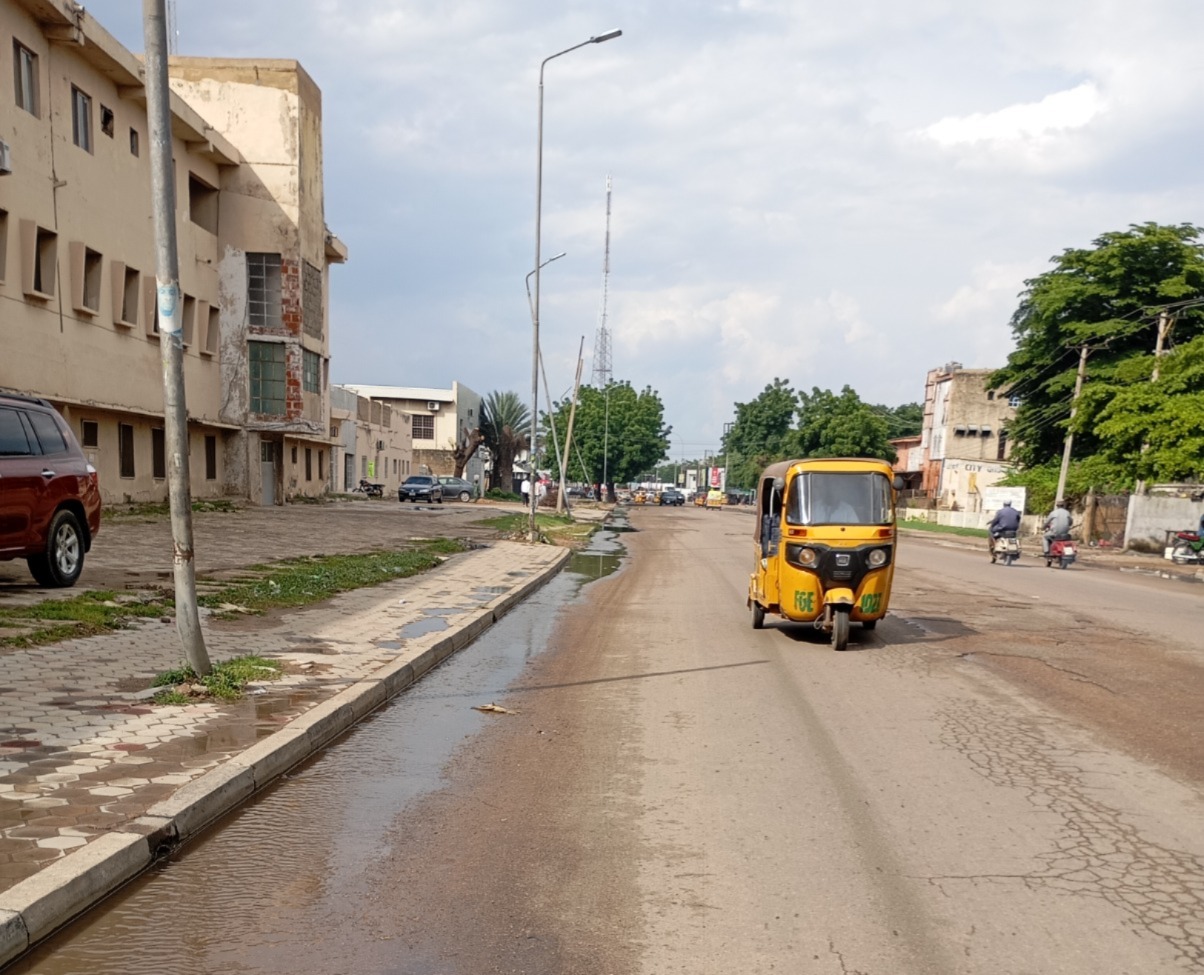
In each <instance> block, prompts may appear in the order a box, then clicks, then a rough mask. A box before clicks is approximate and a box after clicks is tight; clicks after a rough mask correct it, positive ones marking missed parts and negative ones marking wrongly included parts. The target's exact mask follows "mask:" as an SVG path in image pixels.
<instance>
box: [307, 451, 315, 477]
mask: <svg viewBox="0 0 1204 975" xmlns="http://www.w3.org/2000/svg"><path fill="white" fill-rule="evenodd" d="M305 479H306V480H307V481H312V480H313V479H314V452H313V448H311V447H306V448H305Z"/></svg>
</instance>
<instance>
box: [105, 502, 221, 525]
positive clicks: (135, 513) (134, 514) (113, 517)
mask: <svg viewBox="0 0 1204 975" xmlns="http://www.w3.org/2000/svg"><path fill="white" fill-rule="evenodd" d="M192 510H193V512H202V511H217V512H222V513H226V514H230V513H234V512H236V511H238V510H239V507H238V505H237V504H235V503H234V502H233V501H231V500H229V499H228V498H204V499H201V500H198V501H193V502H192ZM170 515H171V505H169V504H168V503H167V502H166V501H139V502H136V503H132V504H119V505H111V506H110V505H106V506H105V507H104V508H103V509H102V510H101V512H100V517H101V518H102V519H105V520H109V521H120V520H121V519H123V518H166V517H169V516H170Z"/></svg>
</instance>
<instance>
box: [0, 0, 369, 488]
mask: <svg viewBox="0 0 1204 975" xmlns="http://www.w3.org/2000/svg"><path fill="white" fill-rule="evenodd" d="M0 61H3V62H6V63H4V64H3V65H2V66H0V82H3V83H11V84H12V86H13V89H12V91H13V94H12V96H8V95H5V96H4V97H0V140H2V141H3V143H4V144H5V146H6V147H7V152H5V151H4V148H3V147H0V157H4V158H0V162H3V163H4V164H5V165H4V166H0V169H3V168H7V169H8V170H9V171H8V172H7V173H5V174H3V175H0V299H2V300H0V387H3V388H7V389H12V390H15V391H18V392H23V393H29V394H34V395H40V396H43V397H45V398H47V399H49V400H50V401H51V402H53V403H55V405H56V406H58V407H59V408H60V410H61V411H62V412H63V414H64V416H65V417H66V418H67V420H68V422H69V423H71V425H72V427H73V428H74V429H75V431H76V434H77V436H78V437H79V439H80V441H81V443H82V444H83V445H84V448H85V450H86V451H87V452H88V455H89V457H90V458H91V459H92V461H93V463H94V464H95V466H96V467H97V469H98V470H99V472H100V484H101V490H102V492H103V495H104V498H105V500H106V501H109V502H113V501H123V500H161V499H163V498H165V497H166V480H165V478H166V468H167V464H166V456H165V444H164V431H163V379H162V367H161V360H160V350H159V338H158V323H157V319H156V302H155V297H154V291H155V242H154V239H153V235H152V223H151V205H152V200H151V190H150V159H149V151H150V145H149V138H148V132H147V121H146V93H145V87H144V80H143V70H142V64H141V61H140V59H139V58H138V57H136V56H135V55H133V54H132V53H131V52H129V51H127V50H126V49H125V48H123V47H122V46H121V45H120V44H118V43H117V41H116V40H115V39H114V38H113V37H112V36H110V35H109V34H108V33H107V32H106V31H105V30H104V28H103V27H101V26H100V24H98V23H97V22H96V20H95V19H94V18H93V17H91V15H89V14H88V13H87V12H85V11H84V9H83V8H82V7H81V6H79V5H78V4H75V3H71V2H69V0H0ZM170 70H171V75H172V87H173V95H172V98H171V112H172V137H173V146H172V154H173V158H174V160H175V180H174V188H175V195H176V212H177V223H176V230H177V243H178V251H179V277H180V287H181V290H182V292H183V319H184V321H183V339H184V345H185V355H184V372H185V384H186V397H187V406H188V413H189V419H190V429H189V439H190V444H191V447H190V450H191V456H190V461H191V469H192V476H193V483H192V492H193V495H194V496H195V497H207V496H216V495H235V496H245V497H250V498H252V499H254V500H257V501H261V502H264V503H273V502H279V501H281V500H282V499H283V498H285V497H287V496H288V495H290V494H296V493H300V494H318V493H322V492H323V491H324V490H325V484H326V482H327V480H328V477H329V464H330V453H331V448H332V441H331V438H330V435H329V434H330V430H329V414H330V406H329V393H328V375H329V369H328V360H329V335H328V328H327V320H328V319H327V302H328V297H327V296H328V291H329V288H328V269H329V266H330V264H332V263H338V262H340V261H342V260H343V259H345V256H346V252H345V250H344V249H343V247H342V245H341V244H340V243H339V242H338V241H337V240H336V239H335V238H334V237H333V236H332V235H331V234H330V233H329V232H328V231H327V230H326V226H325V217H324V207H323V197H322V166H321V159H322V149H321V134H320V130H321V99H320V94H319V92H318V90H317V88H316V86H315V85H314V84H313V82H312V81H311V80H310V79H309V78H308V76H307V75H306V74H305V72H304V71H303V70H302V69H301V67H300V66H299V65H298V64H296V62H291V61H284V62H279V61H277V62H257V63H256V64H255V65H254V66H252V65H251V63H250V62H243V61H220V60H210V59H193V58H173V59H172V61H171V68H170ZM7 79H11V81H7Z"/></svg>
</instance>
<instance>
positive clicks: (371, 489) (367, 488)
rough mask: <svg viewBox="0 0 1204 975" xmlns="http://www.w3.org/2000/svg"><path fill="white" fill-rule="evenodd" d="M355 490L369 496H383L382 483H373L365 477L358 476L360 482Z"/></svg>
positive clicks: (383, 487)
mask: <svg viewBox="0 0 1204 975" xmlns="http://www.w3.org/2000/svg"><path fill="white" fill-rule="evenodd" d="M355 490H356V491H358V492H359V493H360V494H366V495H368V497H370V498H383V497H384V496H385V486H384V485H383V484H373V483H372V482H371V481H369V480H366V479H365V478H360V482H359V484H358V485H357V486H356V488H355Z"/></svg>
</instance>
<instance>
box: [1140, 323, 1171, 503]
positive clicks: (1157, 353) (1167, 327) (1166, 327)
mask: <svg viewBox="0 0 1204 975" xmlns="http://www.w3.org/2000/svg"><path fill="white" fill-rule="evenodd" d="M1178 317H1179V316H1178V315H1177V314H1176V315H1172V314H1171V313H1170V312H1168V311H1167V310H1166V309H1165V308H1163V309H1162V310H1161V311H1160V312H1158V338H1157V339H1155V340H1154V370H1153V372H1152V373H1151V374H1150V382H1152V383H1156V382H1158V376H1159V370H1160V367H1161V365H1162V353H1163V351H1164V349H1165V347H1166V341H1167V339H1169V338H1170V335H1171V329H1172V328H1174V327H1175V322H1176V320H1177V319H1178ZM1149 449H1150V445H1149V442H1148V441H1147V442H1143V443H1142V445H1141V452H1142V453H1143V454H1144V453H1145V452H1146V451H1147V450H1149ZM1133 493H1134V494H1145V478H1142V479H1140V480H1139V481H1137V483H1136V484H1134V485H1133Z"/></svg>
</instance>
